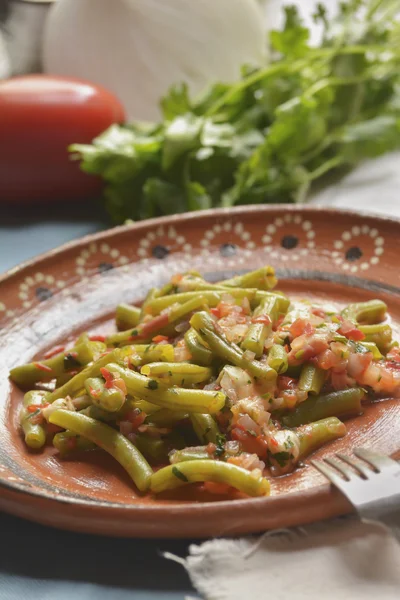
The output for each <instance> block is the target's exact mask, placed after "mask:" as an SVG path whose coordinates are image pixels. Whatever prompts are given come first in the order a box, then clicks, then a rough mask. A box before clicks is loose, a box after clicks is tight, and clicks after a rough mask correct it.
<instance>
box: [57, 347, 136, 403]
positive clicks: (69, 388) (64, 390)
mask: <svg viewBox="0 0 400 600" xmlns="http://www.w3.org/2000/svg"><path fill="white" fill-rule="evenodd" d="M132 354H135V348H134V346H129V347H126V348H121V349H120V348H116V349H115V350H112V352H109V353H108V354H105V355H104V356H101V357H100V358H99V359H98V360H96V362H94V363H93V364H91V365H88V366H87V367H86V368H85V369H83V371H81V372H80V373H78V374H77V375H75V376H74V377H72V379H70V380H69V381H67V382H66V383H65V384H64V385H62V386H61V387H60V388H57V389H55V390H54V392H52V393H51V394H50V395H49V397H48V398H47V402H54V400H57V398H65V397H66V396H73V395H74V394H75V393H76V392H79V391H80V390H82V389H84V387H85V381H86V379H88V378H89V377H98V376H99V375H100V369H101V368H102V367H105V366H106V365H107V364H108V363H110V362H118V361H122V362H123V360H124V359H125V358H128V357H129V356H130V355H132Z"/></svg>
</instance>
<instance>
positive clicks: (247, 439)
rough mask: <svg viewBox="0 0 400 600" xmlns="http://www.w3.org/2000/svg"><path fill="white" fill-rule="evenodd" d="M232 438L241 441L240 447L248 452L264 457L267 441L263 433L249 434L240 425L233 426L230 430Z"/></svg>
mask: <svg viewBox="0 0 400 600" xmlns="http://www.w3.org/2000/svg"><path fill="white" fill-rule="evenodd" d="M231 437H232V439H233V440H238V441H239V442H240V443H241V446H242V449H243V450H244V451H245V452H249V453H250V454H257V456H258V457H259V458H265V456H266V454H267V450H268V442H267V440H266V438H265V436H263V435H258V436H257V437H256V436H254V435H251V434H250V433H248V432H247V431H245V430H243V429H241V428H240V427H234V428H233V429H232V432H231Z"/></svg>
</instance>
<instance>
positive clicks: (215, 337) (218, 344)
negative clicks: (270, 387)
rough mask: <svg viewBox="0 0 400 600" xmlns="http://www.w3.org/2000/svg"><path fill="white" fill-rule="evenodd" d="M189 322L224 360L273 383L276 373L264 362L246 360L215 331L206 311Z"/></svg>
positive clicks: (198, 313) (196, 314)
mask: <svg viewBox="0 0 400 600" xmlns="http://www.w3.org/2000/svg"><path fill="white" fill-rule="evenodd" d="M190 324H191V325H192V327H193V328H194V329H196V331H198V332H199V334H200V335H201V336H202V338H203V339H204V340H205V341H206V343H207V345H208V346H209V347H210V349H211V351H212V352H213V353H214V354H215V355H217V356H218V357H219V358H222V359H224V360H226V361H227V362H229V363H232V364H233V365H236V366H237V367H241V368H242V369H245V370H247V371H248V372H249V373H251V375H253V376H254V377H256V378H259V379H262V380H264V381H268V382H271V383H273V382H274V381H275V380H276V377H277V373H276V371H274V369H271V367H270V366H269V365H267V364H265V363H261V362H259V361H256V360H248V359H246V358H245V356H244V355H243V352H242V351H241V350H240V348H237V349H236V348H234V347H233V346H231V345H230V344H229V342H228V341H227V340H226V339H225V338H224V337H222V335H219V334H218V333H216V331H215V326H214V321H213V320H212V319H211V317H210V315H209V314H208V313H206V312H203V311H201V312H197V313H195V314H194V315H193V317H192V318H191V320H190Z"/></svg>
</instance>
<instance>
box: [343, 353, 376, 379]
mask: <svg viewBox="0 0 400 600" xmlns="http://www.w3.org/2000/svg"><path fill="white" fill-rule="evenodd" d="M372 358H373V357H372V352H365V353H352V354H350V356H349V360H348V364H347V372H348V374H349V375H350V377H354V378H355V379H358V378H359V377H360V376H361V375H362V373H364V371H365V370H366V369H367V368H368V367H369V365H370V364H371V362H372Z"/></svg>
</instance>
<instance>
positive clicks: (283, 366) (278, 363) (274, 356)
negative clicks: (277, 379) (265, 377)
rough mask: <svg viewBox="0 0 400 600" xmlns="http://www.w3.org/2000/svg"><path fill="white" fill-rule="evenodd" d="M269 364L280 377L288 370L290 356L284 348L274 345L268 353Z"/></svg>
mask: <svg viewBox="0 0 400 600" xmlns="http://www.w3.org/2000/svg"><path fill="white" fill-rule="evenodd" d="M267 363H268V364H269V366H270V367H271V368H272V369H274V370H275V371H276V372H277V373H279V374H280V375H281V374H282V373H285V372H286V371H287V370H288V366H289V363H288V355H287V352H286V350H285V348H284V347H283V346H280V345H279V344H274V345H273V346H272V347H271V349H270V351H269V352H268V358H267Z"/></svg>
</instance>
